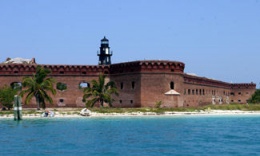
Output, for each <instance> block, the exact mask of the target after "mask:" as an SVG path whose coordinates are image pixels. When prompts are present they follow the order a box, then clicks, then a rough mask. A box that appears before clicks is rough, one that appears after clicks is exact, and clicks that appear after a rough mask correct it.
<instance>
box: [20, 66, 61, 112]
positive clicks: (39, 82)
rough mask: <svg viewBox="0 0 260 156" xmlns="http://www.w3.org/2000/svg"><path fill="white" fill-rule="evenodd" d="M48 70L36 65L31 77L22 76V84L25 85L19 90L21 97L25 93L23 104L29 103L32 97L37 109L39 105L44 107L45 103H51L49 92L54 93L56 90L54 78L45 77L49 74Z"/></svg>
mask: <svg viewBox="0 0 260 156" xmlns="http://www.w3.org/2000/svg"><path fill="white" fill-rule="evenodd" d="M50 73H51V72H50V70H48V69H45V68H43V67H41V66H37V68H36V73H35V74H33V75H32V76H31V77H24V78H23V82H22V85H23V87H25V89H24V90H22V91H21V93H20V95H21V96H22V97H23V96H24V95H25V94H27V95H26V98H25V104H27V103H29V102H30V101H31V99H32V98H33V97H35V99H36V103H37V109H38V110H39V109H40V107H42V108H43V109H45V107H46V103H45V101H48V102H49V103H51V104H52V103H53V100H52V98H51V96H50V95H49V93H51V94H52V95H55V94H56V90H55V88H54V83H55V80H54V79H53V78H50V77H47V76H48V74H50Z"/></svg>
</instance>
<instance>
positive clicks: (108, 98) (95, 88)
mask: <svg viewBox="0 0 260 156" xmlns="http://www.w3.org/2000/svg"><path fill="white" fill-rule="evenodd" d="M105 78H106V76H105V75H103V74H100V75H99V78H98V81H96V80H92V81H91V86H92V87H87V88H84V90H83V92H84V95H83V100H84V101H86V99H88V100H87V102H86V106H87V107H88V106H90V107H93V106H94V105H95V104H96V103H99V104H100V106H101V107H103V106H104V103H108V105H109V106H110V107H112V103H113V101H114V99H113V98H112V94H115V95H117V96H118V91H117V88H116V85H115V83H114V82H113V81H109V82H108V83H105ZM89 98H90V99H89Z"/></svg>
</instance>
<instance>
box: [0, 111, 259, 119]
mask: <svg viewBox="0 0 260 156" xmlns="http://www.w3.org/2000/svg"><path fill="white" fill-rule="evenodd" d="M51 111H52V110H51ZM53 112H55V116H54V118H64V117H66V118H76V117H77V118H78V117H84V118H86V117H88V118H91V117H126V116H184V115H260V111H241V110H205V111H203V110H200V111H193V112H176V111H171V112H170V111H169V112H164V113H156V112H129V113H127V112H126V113H98V112H91V114H90V116H82V115H80V111H78V110H73V111H72V110H66V109H65V110H64V109H63V110H62V111H61V110H58V111H53ZM42 113H43V111H39V112H38V113H35V114H23V118H45V117H42ZM13 117H14V116H13V114H4V115H1V116H0V119H1V118H13ZM48 118H50V117H48Z"/></svg>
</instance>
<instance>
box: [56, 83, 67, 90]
mask: <svg viewBox="0 0 260 156" xmlns="http://www.w3.org/2000/svg"><path fill="white" fill-rule="evenodd" d="M56 89H58V90H60V91H64V90H66V89H67V84H65V83H61V82H58V83H57V84H56Z"/></svg>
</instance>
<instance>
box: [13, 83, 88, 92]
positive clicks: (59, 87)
mask: <svg viewBox="0 0 260 156" xmlns="http://www.w3.org/2000/svg"><path fill="white" fill-rule="evenodd" d="M11 87H12V88H13V89H18V90H21V89H22V83H21V82H13V83H11ZM88 87H90V84H89V83H88V82H85V81H83V82H80V83H79V89H82V88H88ZM56 89H57V90H60V91H65V90H67V84H66V83H62V82H58V83H57V84H56Z"/></svg>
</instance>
